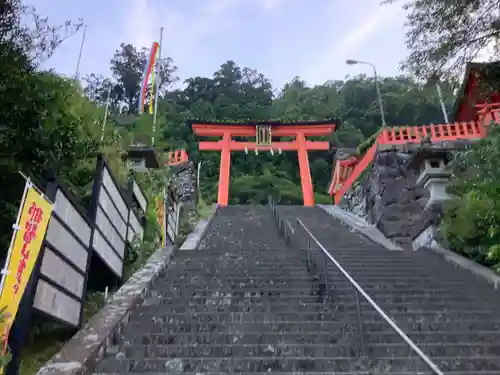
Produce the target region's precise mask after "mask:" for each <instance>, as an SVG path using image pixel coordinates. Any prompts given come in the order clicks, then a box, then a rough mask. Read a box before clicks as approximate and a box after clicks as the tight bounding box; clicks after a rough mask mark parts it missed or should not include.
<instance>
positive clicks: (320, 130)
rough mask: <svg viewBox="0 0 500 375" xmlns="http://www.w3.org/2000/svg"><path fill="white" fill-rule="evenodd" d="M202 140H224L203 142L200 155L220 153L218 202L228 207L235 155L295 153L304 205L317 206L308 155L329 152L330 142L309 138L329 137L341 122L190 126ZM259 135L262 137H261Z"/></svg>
mask: <svg viewBox="0 0 500 375" xmlns="http://www.w3.org/2000/svg"><path fill="white" fill-rule="evenodd" d="M188 124H189V125H190V126H191V128H192V130H193V132H194V133H195V134H196V135H198V136H200V137H221V139H220V140H217V141H200V142H199V149H200V151H219V152H220V153H221V158H220V171H219V191H218V197H217V202H218V204H219V205H221V206H227V204H228V201H229V181H230V169H231V152H232V151H271V150H272V151H275V152H281V151H296V152H297V155H298V159H299V168H300V179H301V184H302V194H303V197H304V205H305V206H312V205H314V191H313V185H312V180H311V172H310V169H309V158H308V151H311V150H313V151H320V150H321V151H327V150H329V148H330V144H329V142H328V141H311V140H307V138H306V137H319V136H328V135H329V134H330V133H332V132H334V131H335V130H336V128H337V127H338V121H335V120H330V121H310V122H300V123H299V122H296V123H295V122H292V123H284V122H265V123H264V122H262V123H259V122H254V123H252V122H250V123H245V124H239V123H230V122H196V121H190V122H189V123H188ZM259 134H260V135H259ZM233 137H255V141H237V140H234V139H233ZM276 137H280V138H281V137H294V138H295V139H294V140H290V141H274V140H273V138H276Z"/></svg>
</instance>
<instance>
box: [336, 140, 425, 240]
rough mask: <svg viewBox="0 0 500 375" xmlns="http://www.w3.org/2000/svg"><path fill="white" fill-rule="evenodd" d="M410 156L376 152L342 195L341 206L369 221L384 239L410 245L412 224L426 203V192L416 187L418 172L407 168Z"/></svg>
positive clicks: (397, 152) (419, 215)
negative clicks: (346, 192) (367, 168)
mask: <svg viewBox="0 0 500 375" xmlns="http://www.w3.org/2000/svg"><path fill="white" fill-rule="evenodd" d="M409 157H410V155H409V154H408V153H403V152H399V151H394V150H390V151H380V152H378V153H377V155H376V156H375V159H374V161H373V164H372V167H371V168H370V169H369V170H367V171H366V172H365V173H364V175H363V176H362V177H361V178H360V179H359V180H358V181H357V184H356V185H355V186H354V187H353V188H352V189H351V191H350V192H349V193H348V194H346V197H345V198H344V202H343V208H344V209H346V210H348V211H350V212H352V213H354V214H356V215H357V216H360V217H362V218H364V219H365V220H366V221H367V222H368V223H370V224H373V225H375V226H376V228H377V229H379V230H380V231H381V232H382V233H383V234H384V235H385V236H386V237H387V238H388V239H390V240H391V241H394V242H395V243H398V244H402V245H405V244H410V243H411V240H412V234H413V232H414V227H415V226H416V225H417V224H418V222H419V220H420V217H421V214H422V211H423V209H424V207H425V205H426V204H427V201H428V198H429V192H428V191H427V189H425V188H423V187H419V186H417V183H416V181H417V177H418V172H416V171H408V170H407V169H406V167H405V163H406V161H407V160H408V158H409Z"/></svg>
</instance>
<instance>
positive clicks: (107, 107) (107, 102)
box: [101, 86, 112, 142]
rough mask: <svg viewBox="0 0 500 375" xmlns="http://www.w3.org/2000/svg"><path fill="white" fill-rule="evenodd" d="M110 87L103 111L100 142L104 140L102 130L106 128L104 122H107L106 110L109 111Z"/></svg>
mask: <svg viewBox="0 0 500 375" xmlns="http://www.w3.org/2000/svg"><path fill="white" fill-rule="evenodd" d="M111 87H112V86H109V89H108V97H107V99H106V109H105V110H104V119H103V120H102V130H101V142H102V141H103V140H104V128H105V127H106V121H107V120H108V110H109V98H110V96H111Z"/></svg>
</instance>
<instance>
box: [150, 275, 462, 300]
mask: <svg viewBox="0 0 500 375" xmlns="http://www.w3.org/2000/svg"><path fill="white" fill-rule="evenodd" d="M322 285H323V283H322V282H320V281H318V280H313V281H307V280H290V281H289V280H262V279H257V280H253V279H250V280H234V279H211V280H210V281H207V280H201V279H197V280H194V281H191V282H190V283H189V288H193V289H207V288H214V287H217V288H221V289H238V288H240V289H245V288H249V287H253V288H263V289H265V288H270V287H272V288H281V287H282V286H285V287H289V288H297V289H304V288H310V289H316V288H318V287H320V286H322ZM155 287H156V288H157V289H158V290H160V289H161V290H164V289H165V288H172V289H178V288H185V287H186V284H185V283H182V284H181V283H173V284H171V283H169V282H165V283H162V282H158V283H156V284H155ZM363 289H364V290H365V291H366V292H367V293H368V294H369V295H370V296H371V297H372V298H374V297H379V298H385V297H390V296H394V295H397V296H399V295H401V294H402V295H405V296H415V297H417V296H420V297H422V298H430V297H438V298H441V299H446V298H447V297H463V296H462V294H461V293H459V292H458V291H456V290H454V289H450V288H429V287H425V286H424V287H415V286H411V285H410V286H408V285H404V286H400V285H389V284H381V285H377V284H375V285H372V286H367V287H363ZM329 292H330V294H331V295H332V300H333V299H334V298H335V297H336V296H353V297H354V296H355V289H354V287H353V286H347V285H346V286H343V287H342V286H339V285H337V284H333V285H329ZM155 293H156V292H155Z"/></svg>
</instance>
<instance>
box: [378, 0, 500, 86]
mask: <svg viewBox="0 0 500 375" xmlns="http://www.w3.org/2000/svg"><path fill="white" fill-rule="evenodd" d="M397 2H398V0H386V1H384V3H388V4H392V3H397ZM403 8H404V9H405V10H406V11H407V12H408V22H407V24H408V26H409V29H408V32H407V34H406V44H407V46H408V48H409V49H410V51H411V53H410V55H409V56H408V58H407V59H406V61H405V62H404V64H403V67H404V68H407V69H409V70H411V71H412V72H414V73H415V74H416V75H417V76H418V77H420V78H423V79H428V78H429V77H431V76H432V75H434V74H438V75H440V76H442V75H451V76H457V75H458V74H459V73H460V72H461V70H462V69H463V67H464V66H465V64H467V63H469V62H471V61H472V60H474V59H475V58H476V57H477V56H478V54H479V53H480V52H481V51H483V50H484V48H485V47H487V46H489V47H490V51H491V52H492V53H493V56H492V59H493V60H494V59H495V58H498V56H499V54H500V48H499V47H500V45H499V41H500V18H499V15H498V9H500V1H499V0H475V1H464V0H461V1H435V0H412V1H409V2H406V3H405V4H404V5H403Z"/></svg>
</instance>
